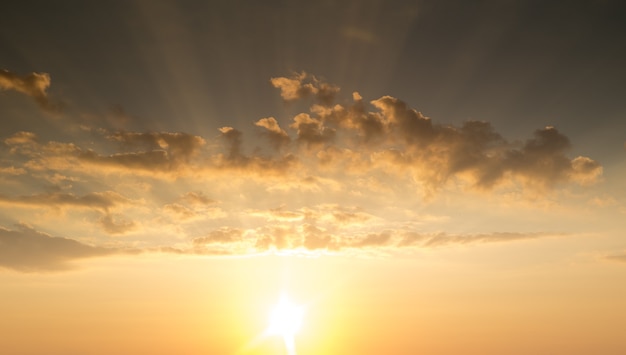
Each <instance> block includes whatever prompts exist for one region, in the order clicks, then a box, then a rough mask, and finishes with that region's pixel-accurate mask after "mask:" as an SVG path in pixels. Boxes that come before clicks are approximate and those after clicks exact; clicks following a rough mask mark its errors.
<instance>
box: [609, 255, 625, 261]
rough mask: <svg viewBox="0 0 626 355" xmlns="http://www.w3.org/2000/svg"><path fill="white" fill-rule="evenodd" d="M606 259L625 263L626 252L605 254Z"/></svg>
mask: <svg viewBox="0 0 626 355" xmlns="http://www.w3.org/2000/svg"><path fill="white" fill-rule="evenodd" d="M606 259H607V260H611V261H617V262H620V263H626V254H618V255H608V256H606Z"/></svg>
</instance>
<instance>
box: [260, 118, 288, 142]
mask: <svg viewBox="0 0 626 355" xmlns="http://www.w3.org/2000/svg"><path fill="white" fill-rule="evenodd" d="M254 124H255V125H256V126H258V127H263V128H265V131H264V132H263V134H264V135H265V136H266V137H267V138H268V139H269V142H270V145H271V146H272V147H273V148H274V149H276V150H280V149H281V148H283V147H285V146H287V145H289V143H290V142H291V138H289V135H288V134H287V132H285V130H283V129H282V128H280V126H279V125H278V122H277V121H276V119H275V118H274V117H267V118H261V119H260V120H258V121H257V122H255V123H254Z"/></svg>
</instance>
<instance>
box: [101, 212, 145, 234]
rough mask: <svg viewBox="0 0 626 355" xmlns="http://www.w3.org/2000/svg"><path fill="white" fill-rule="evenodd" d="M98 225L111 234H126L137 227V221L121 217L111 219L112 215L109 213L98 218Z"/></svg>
mask: <svg viewBox="0 0 626 355" xmlns="http://www.w3.org/2000/svg"><path fill="white" fill-rule="evenodd" d="M100 226H101V227H102V228H103V229H104V231H105V232H107V233H109V234H113V235H120V234H126V233H128V232H131V231H133V230H136V229H137V228H138V226H137V223H135V222H133V221H128V220H125V219H123V218H122V219H119V218H118V219H113V216H111V214H109V213H107V214H105V215H104V216H103V217H102V218H101V219H100Z"/></svg>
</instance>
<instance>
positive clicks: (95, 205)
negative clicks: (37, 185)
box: [0, 191, 132, 211]
mask: <svg viewBox="0 0 626 355" xmlns="http://www.w3.org/2000/svg"><path fill="white" fill-rule="evenodd" d="M131 203H132V201H131V200H129V199H127V198H126V197H124V196H122V195H120V194H119V193H117V192H114V191H104V192H92V193H88V194H85V195H82V196H77V195H75V194H72V193H57V192H53V193H41V194H33V195H20V196H7V195H0V204H9V205H20V206H25V207H35V208H61V207H74V208H92V209H96V210H101V211H108V210H110V209H112V208H115V207H118V206H121V205H127V204H131Z"/></svg>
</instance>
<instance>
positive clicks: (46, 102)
mask: <svg viewBox="0 0 626 355" xmlns="http://www.w3.org/2000/svg"><path fill="white" fill-rule="evenodd" d="M48 87H50V75H48V74H46V73H30V74H28V75H25V76H19V75H16V74H14V73H11V72H9V71H8V70H4V69H2V70H0V89H3V90H14V91H17V92H19V93H22V94H24V95H26V96H29V97H30V98H32V99H33V100H35V102H37V104H38V105H39V107H41V109H43V110H44V111H48V112H51V113H58V112H60V111H61V110H62V105H61V104H60V103H56V102H52V101H51V100H50V99H49V98H48V93H47V92H46V90H47V89H48Z"/></svg>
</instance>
